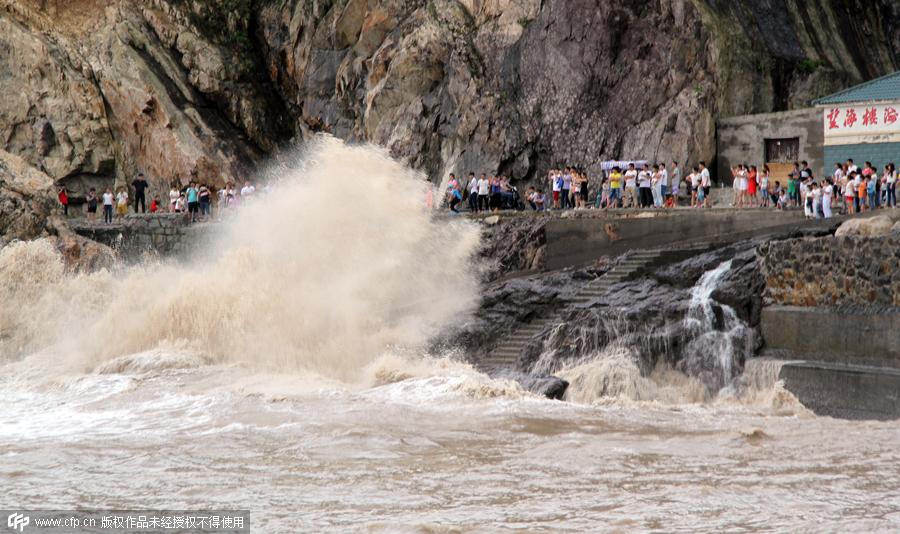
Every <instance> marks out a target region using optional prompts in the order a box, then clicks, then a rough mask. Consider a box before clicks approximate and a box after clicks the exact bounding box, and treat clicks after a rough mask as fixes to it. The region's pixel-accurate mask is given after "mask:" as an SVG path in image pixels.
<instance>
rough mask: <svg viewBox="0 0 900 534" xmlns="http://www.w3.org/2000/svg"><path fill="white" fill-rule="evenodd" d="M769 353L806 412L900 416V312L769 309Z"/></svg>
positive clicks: (765, 326) (764, 323)
mask: <svg viewBox="0 0 900 534" xmlns="http://www.w3.org/2000/svg"><path fill="white" fill-rule="evenodd" d="M760 328H761V330H762V335H763V338H764V340H765V352H764V354H765V355H766V356H769V357H774V358H778V359H784V360H787V361H786V363H785V364H784V366H783V367H782V369H781V374H780V378H781V379H783V380H784V382H785V388H786V389H787V390H788V391H790V392H791V393H793V394H794V395H796V396H797V398H798V399H799V400H800V402H802V403H803V404H804V405H805V406H806V407H808V408H810V409H811V410H813V411H814V412H816V413H818V414H821V415H829V416H833V417H844V418H851V419H896V418H898V417H900V309H896V308H894V309H882V310H876V309H874V308H870V309H867V310H865V311H862V310H857V311H853V310H840V309H831V308H815V307H809V308H805V307H799V306H770V307H767V308H764V309H763V311H762V320H761V324H760Z"/></svg>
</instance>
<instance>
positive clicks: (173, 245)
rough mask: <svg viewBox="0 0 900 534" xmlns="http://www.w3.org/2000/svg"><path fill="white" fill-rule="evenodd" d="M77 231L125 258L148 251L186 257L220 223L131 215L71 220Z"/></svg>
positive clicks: (160, 215) (182, 216) (72, 226)
mask: <svg viewBox="0 0 900 534" xmlns="http://www.w3.org/2000/svg"><path fill="white" fill-rule="evenodd" d="M70 226H71V228H72V230H74V231H75V232H76V233H78V234H80V235H82V236H84V237H87V238H90V239H93V240H94V241H97V242H100V243H103V244H104V245H107V246H109V247H111V248H113V249H114V250H115V251H116V252H117V253H118V254H119V256H120V257H122V258H123V259H125V260H135V259H138V258H140V257H142V256H143V255H144V254H147V253H150V254H158V255H161V256H184V255H187V254H189V253H190V252H191V251H192V250H193V249H194V248H195V247H196V245H197V244H198V243H201V242H202V241H203V239H204V238H207V237H208V236H209V235H210V233H211V230H212V229H213V228H216V226H217V224H216V223H197V224H188V221H187V219H186V218H185V216H184V215H181V214H168V213H165V214H154V215H149V214H148V215H143V214H142V215H135V214H132V215H128V216H126V217H124V218H123V219H121V220H117V221H115V222H113V223H112V224H104V223H93V224H91V223H88V222H87V221H83V220H81V221H77V222H72V223H70Z"/></svg>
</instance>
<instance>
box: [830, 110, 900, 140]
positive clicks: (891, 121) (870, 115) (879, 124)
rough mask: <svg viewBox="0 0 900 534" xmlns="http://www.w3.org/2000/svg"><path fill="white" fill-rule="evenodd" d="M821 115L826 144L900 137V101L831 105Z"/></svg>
mask: <svg viewBox="0 0 900 534" xmlns="http://www.w3.org/2000/svg"><path fill="white" fill-rule="evenodd" d="M822 115H823V120H824V127H825V144H826V145H838V144H851V143H871V142H879V141H889V140H890V141H894V140H896V139H893V138H894V137H900V103H897V104H879V105H876V104H860V105H855V106H829V107H826V108H824V109H823V110H822ZM888 138H891V139H888Z"/></svg>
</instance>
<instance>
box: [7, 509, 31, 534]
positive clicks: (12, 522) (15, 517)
mask: <svg viewBox="0 0 900 534" xmlns="http://www.w3.org/2000/svg"><path fill="white" fill-rule="evenodd" d="M30 522H31V518H29V517H28V516H27V515H24V514H20V513H18V512H16V513H14V514H9V516H8V517H7V518H6V526H8V527H9V528H11V529H13V530H18V531H19V532H22V531H23V530H25V525H27V524H28V523H30Z"/></svg>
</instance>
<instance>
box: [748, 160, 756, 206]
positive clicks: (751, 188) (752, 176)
mask: <svg viewBox="0 0 900 534" xmlns="http://www.w3.org/2000/svg"><path fill="white" fill-rule="evenodd" d="M757 177H758V173H757V171H756V165H751V166H750V172H748V173H747V204H748V206H750V207H751V208H755V207H756V185H757Z"/></svg>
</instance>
